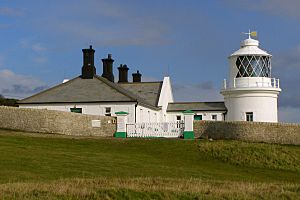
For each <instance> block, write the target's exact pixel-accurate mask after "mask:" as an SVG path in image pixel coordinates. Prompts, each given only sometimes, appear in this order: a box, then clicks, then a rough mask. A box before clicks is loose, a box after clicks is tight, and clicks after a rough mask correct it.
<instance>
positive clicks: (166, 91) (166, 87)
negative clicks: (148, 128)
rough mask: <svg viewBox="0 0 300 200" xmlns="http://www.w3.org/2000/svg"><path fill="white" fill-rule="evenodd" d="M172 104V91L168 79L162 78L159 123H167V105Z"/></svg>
mask: <svg viewBox="0 0 300 200" xmlns="http://www.w3.org/2000/svg"><path fill="white" fill-rule="evenodd" d="M173 102H174V97H173V91H172V85H171V80H170V77H164V80H163V84H162V88H161V92H160V95H159V100H158V106H159V107H161V112H160V119H159V120H160V121H161V122H166V121H168V117H167V108H168V104H169V103H173Z"/></svg>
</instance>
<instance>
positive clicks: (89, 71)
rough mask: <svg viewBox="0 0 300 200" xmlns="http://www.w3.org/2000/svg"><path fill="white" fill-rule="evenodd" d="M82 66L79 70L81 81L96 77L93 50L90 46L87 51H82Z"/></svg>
mask: <svg viewBox="0 0 300 200" xmlns="http://www.w3.org/2000/svg"><path fill="white" fill-rule="evenodd" d="M82 53H83V66H82V68H81V77H82V78H83V79H92V78H93V77H94V75H96V67H95V66H94V54H95V50H94V49H93V48H92V45H90V48H89V49H82Z"/></svg>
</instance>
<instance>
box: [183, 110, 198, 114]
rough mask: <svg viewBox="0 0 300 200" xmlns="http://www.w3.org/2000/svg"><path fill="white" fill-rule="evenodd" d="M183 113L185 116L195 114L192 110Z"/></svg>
mask: <svg viewBox="0 0 300 200" xmlns="http://www.w3.org/2000/svg"><path fill="white" fill-rule="evenodd" d="M182 113H183V114H195V112H194V111H192V110H185V111H183V112H182Z"/></svg>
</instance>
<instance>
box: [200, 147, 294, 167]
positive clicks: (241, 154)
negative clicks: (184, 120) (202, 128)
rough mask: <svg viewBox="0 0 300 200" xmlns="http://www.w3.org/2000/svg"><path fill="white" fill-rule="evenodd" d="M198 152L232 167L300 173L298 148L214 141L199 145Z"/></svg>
mask: <svg viewBox="0 0 300 200" xmlns="http://www.w3.org/2000/svg"><path fill="white" fill-rule="evenodd" d="M199 151H200V152H201V154H202V155H203V156H205V157H207V158H208V159H210V158H214V159H216V160H221V161H223V162H226V163H230V164H233V165H239V166H251V167H259V168H270V169H283V170H291V171H298V172H300V148H299V147H297V146H287V145H285V146H284V145H278V144H268V145H266V144H263V143H256V144H253V143H247V142H241V141H215V142H204V143H200V144H199Z"/></svg>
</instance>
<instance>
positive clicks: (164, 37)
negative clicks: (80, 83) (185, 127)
mask: <svg viewBox="0 0 300 200" xmlns="http://www.w3.org/2000/svg"><path fill="white" fill-rule="evenodd" d="M299 7H300V1H298V0H285V1H280V0H272V1H270V0H251V1H246V0H223V1H220V0H203V1H198V0H163V1H161V0H160V1H158V0H152V1H146V0H144V1H142V0H139V1H138V0H126V1H124V0H109V1H108V0H60V1H58V0H51V1H46V0H26V1H21V0H1V1H0V33H1V45H0V94H3V95H4V96H7V97H18V98H22V97H26V96H28V95H31V94H33V93H36V92H38V91H40V90H42V89H45V88H47V87H51V86H53V85H56V84H58V83H60V82H62V80H63V79H64V78H73V77H75V76H78V75H79V74H80V72H81V67H82V52H81V49H82V48H88V46H89V45H90V44H92V45H93V48H94V49H95V50H96V54H95V63H96V67H97V73H98V74H102V64H101V58H104V57H105V56H106V55H107V54H108V53H111V54H112V55H113V58H114V59H115V63H114V70H115V72H114V74H115V77H117V75H118V74H117V69H116V68H117V67H118V66H119V65H120V64H127V65H128V67H129V68H130V74H131V73H132V72H134V71H136V70H139V71H140V72H141V73H142V74H143V79H144V80H161V79H162V77H163V76H164V75H167V74H169V75H170V77H171V79H172V83H173V89H174V95H175V99H176V100H177V101H218V100H222V96H220V94H219V90H220V88H221V85H222V81H223V79H224V78H226V77H227V74H228V60H227V57H228V56H229V55H230V54H231V53H232V52H233V51H234V50H237V49H238V48H239V45H240V42H241V40H243V39H244V38H245V35H243V34H241V32H246V31H248V29H251V30H257V31H258V39H259V40H260V44H261V48H263V49H265V50H267V51H268V52H269V53H271V54H272V55H273V59H272V67H273V69H272V73H273V76H275V77H276V78H280V81H281V87H282V89H283V91H282V93H281V94H280V97H279V118H280V120H281V121H286V122H300V90H299V89H298V84H299V83H298V82H299V78H298V77H299V76H300V37H299V35H300V26H299V20H300V12H299V11H298V8H299Z"/></svg>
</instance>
